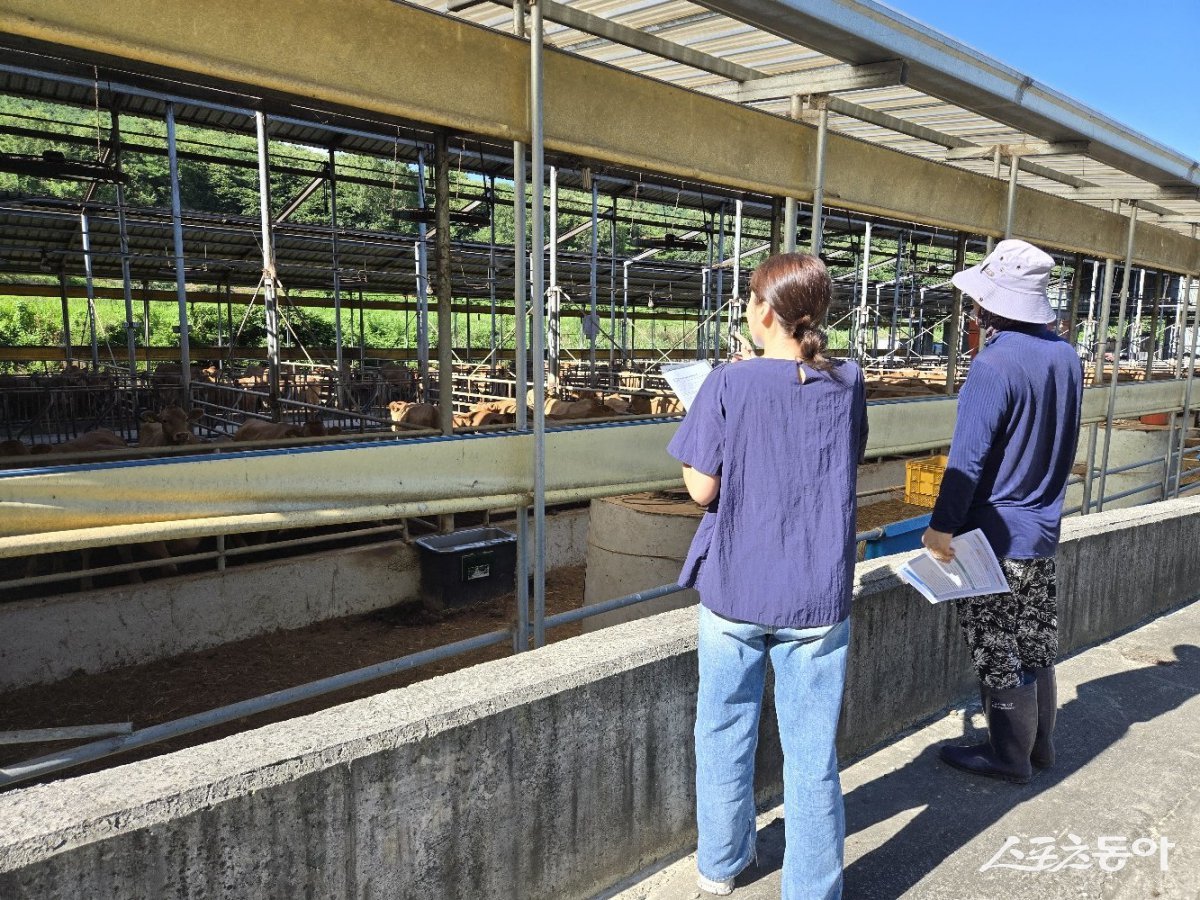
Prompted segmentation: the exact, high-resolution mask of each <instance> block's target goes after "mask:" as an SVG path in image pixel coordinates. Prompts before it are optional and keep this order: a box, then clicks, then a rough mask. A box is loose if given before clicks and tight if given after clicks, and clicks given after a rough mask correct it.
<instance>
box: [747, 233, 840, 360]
mask: <svg viewBox="0 0 1200 900" xmlns="http://www.w3.org/2000/svg"><path fill="white" fill-rule="evenodd" d="M750 290H751V291H753V292H754V295H755V296H756V297H757V298H758V299H759V300H761V301H762V302H763V303H766V304H767V305H768V306H770V307H771V311H772V312H773V313H775V317H776V318H777V319H779V321H780V323H781V324H782V325H783V326H784V327H785V328H787V329H788V330H789V331H790V332H791V334H792V337H793V338H795V340H797V341H798V342H799V343H800V361H801V362H803V363H804V364H805V365H807V366H809V367H810V368H812V369H817V370H820V371H825V370H829V369H832V368H833V361H832V360H831V359H829V357H827V356H826V355H825V349H826V347H827V339H826V336H825V332H824V331H822V330H821V329H820V328H818V327H817V325H816V323H817V322H819V321H820V320H821V319H822V318H824V316H825V313H826V312H827V311H828V310H829V304H830V301H831V300H832V298H833V282H832V281H831V280H830V278H829V272H828V271H827V270H826V268H825V263H823V262H821V260H819V259H818V258H817V257H815V256H811V255H809V254H808V253H777V254H776V255H775V256H771V257H768V258H767V259H766V261H765V262H763V263H762V264H761V265H760V266H759V267H758V268H757V269H755V270H754V274H753V275H751V276H750Z"/></svg>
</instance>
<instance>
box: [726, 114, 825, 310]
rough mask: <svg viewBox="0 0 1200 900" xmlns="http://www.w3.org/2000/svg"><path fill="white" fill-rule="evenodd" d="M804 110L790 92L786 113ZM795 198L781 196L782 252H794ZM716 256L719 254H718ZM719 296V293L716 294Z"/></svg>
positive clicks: (797, 116) (797, 117) (796, 117)
mask: <svg viewBox="0 0 1200 900" xmlns="http://www.w3.org/2000/svg"><path fill="white" fill-rule="evenodd" d="M803 110H804V101H803V98H801V96H800V95H799V94H792V100H791V107H790V109H789V112H788V115H790V116H791V117H792V118H793V119H799V118H800V115H801V113H802V112H803ZM796 212H797V211H796V198H795V197H784V198H783V252H784V253H795V252H796ZM718 258H720V256H719V255H718ZM718 296H720V295H718Z"/></svg>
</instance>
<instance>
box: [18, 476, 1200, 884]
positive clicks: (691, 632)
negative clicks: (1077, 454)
mask: <svg viewBox="0 0 1200 900" xmlns="http://www.w3.org/2000/svg"><path fill="white" fill-rule="evenodd" d="M1064 530H1065V536H1064V541H1063V545H1062V548H1061V552H1060V556H1059V564H1060V571H1061V592H1060V609H1061V632H1062V638H1063V648H1064V652H1066V651H1069V650H1071V649H1074V648H1078V647H1080V646H1082V645H1083V644H1086V643H1088V642H1092V641H1096V640H1100V639H1102V638H1105V637H1107V636H1109V635H1112V634H1114V633H1116V632H1119V631H1121V630H1123V629H1126V628H1128V627H1130V626H1132V625H1133V624H1135V623H1137V622H1138V621H1140V620H1142V619H1145V618H1146V617H1148V616H1152V615H1155V614H1158V613H1161V612H1163V611H1165V610H1167V609H1169V608H1172V607H1176V606H1180V605H1182V604H1184V603H1186V602H1187V601H1189V600H1191V599H1192V598H1194V597H1196V596H1197V595H1198V594H1200V566H1197V565H1195V555H1196V547H1197V546H1200V499H1190V500H1178V501H1171V502H1168V503H1162V504H1158V505H1156V506H1151V507H1143V508H1139V509H1136V510H1120V511H1113V512H1108V513H1103V514H1100V515H1096V516H1092V517H1089V518H1087V519H1083V520H1079V521H1073V522H1069V523H1067V525H1066V527H1065V529H1064ZM900 559H902V557H893V558H891V559H885V560H878V561H875V562H871V563H864V564H862V565H860V566H859V568H858V578H857V585H856V598H855V605H854V612H853V616H854V618H853V629H852V634H853V637H852V647H851V655H850V660H851V663H850V672H849V678H848V684H847V690H846V697H845V704H844V712H843V717H842V723H841V731H840V736H839V744H840V750H841V753H842V755H843V758H847V757H849V756H851V755H853V754H857V753H861V752H863V751H864V750H866V749H868V748H870V747H871V746H872V745H874V744H876V743H878V742H880V741H882V740H884V739H886V738H887V737H889V736H890V735H892V734H894V733H895V732H896V731H897V730H899V729H902V728H904V727H906V726H908V725H911V724H913V723H915V722H916V721H918V720H920V719H921V718H923V717H925V716H927V715H929V714H930V713H933V712H935V711H937V710H938V709H940V708H942V707H944V706H945V705H946V704H947V703H949V702H951V701H953V700H955V699H956V698H959V697H963V696H965V695H967V694H968V693H969V692H971V691H972V690H973V678H972V675H971V672H970V670H969V667H968V663H967V658H966V653H965V651H964V649H963V647H962V644H961V639H960V638H959V636H958V629H957V624H956V621H955V611H954V609H953V607H950V606H946V605H940V606H933V605H930V604H928V603H927V602H925V601H924V600H923V599H921V598H920V597H919V596H917V595H916V593H915V592H913V591H911V590H910V589H908V588H906V587H904V586H903V585H901V584H900V583H899V582H898V580H897V578H896V576H895V574H894V566H895V564H896V563H897V562H898V561H900ZM694 649H695V611H694V610H692V609H684V610H677V611H674V612H668V613H664V614H662V615H660V616H656V617H654V618H652V619H646V620H642V621H639V622H633V623H628V624H623V625H617V626H614V627H613V628H610V629H607V630H605V631H603V632H599V633H596V634H589V635H584V636H582V637H580V638H576V639H573V640H570V641H566V642H563V643H560V644H556V645H553V646H551V647H548V648H545V649H543V650H539V651H535V652H532V653H528V654H523V655H521V656H519V657H514V658H509V659H504V660H499V661H496V662H492V663H486V664H484V665H480V666H476V667H474V668H470V669H466V670H463V671H461V672H457V673H454V674H452V675H447V676H444V677H441V678H435V679H431V680H429V681H426V682H423V683H421V684H417V685H414V686H412V687H409V688H405V689H402V690H396V691H391V692H388V693H386V694H382V695H379V696H376V697H371V698H368V699H365V700H360V701H356V702H354V703H349V704H346V705H343V706H339V707H335V708H332V709H329V710H325V711H323V712H320V713H317V714H314V715H310V716H305V717H302V718H298V719H294V720H291V721H288V722H283V723H279V724H275V725H270V726H267V727H264V728H261V729H258V730H256V731H252V732H247V733H245V734H241V735H237V736H234V737H230V738H226V739H223V740H220V741H215V742H213V743H210V744H206V745H203V746H200V747H196V748H192V749H189V750H183V751H180V752H177V753H172V754H168V755H165V756H162V757H159V758H157V759H153V760H147V761H144V762H139V763H134V764H131V765H127V766H123V767H119V768H115V769H111V770H109V771H106V772H101V773H97V774H94V775H88V776H82V777H79V778H75V779H68V780H64V781H60V782H57V783H53V784H49V785H45V786H38V787H33V788H28V789H24V790H17V791H10V792H9V793H7V794H3V795H0V823H2V824H3V827H2V828H0V896H3V897H5V898H9V897H11V898H25V897H57V896H87V897H92V896H103V897H156V898H160V897H161V898H168V897H213V896H225V897H248V898H249V897H262V896H314V897H337V898H340V897H355V898H368V897H372V898H374V897H406V898H407V897H412V898H417V897H421V898H424V897H471V898H490V897H512V898H517V897H521V898H526V897H553V898H571V897H585V896H589V895H591V894H593V893H594V892H596V891H598V890H600V889H602V888H603V887H605V886H607V885H609V884H611V883H613V882H614V881H616V880H617V879H619V878H621V877H622V876H624V875H626V874H628V873H630V872H632V871H635V870H637V869H638V868H640V867H642V866H644V865H646V864H648V863H650V862H651V861H653V860H655V859H659V858H661V857H663V856H665V855H667V854H670V853H673V852H678V851H680V850H683V849H685V848H686V847H687V846H688V845H689V844H690V843H691V841H692V840H693V838H694V826H693V821H692V804H693V788H692V783H693V781H692V779H693V759H692V725H693V705H694V702H695V691H696V664H695V654H694V652H693V651H694ZM768 696H769V694H768ZM771 719H772V716H771V715H770V713H768V714H767V715H766V716H765V717H764V736H763V740H762V741H761V742H760V749H759V763H760V769H759V776H760V778H759V794H760V797H762V798H764V799H765V798H767V797H773V796H777V795H778V793H779V789H780V781H779V770H780V766H779V763H780V760H779V749H778V742H777V737H776V735H775V734H774V731H773V728H772V726H771V725H770V721H771Z"/></svg>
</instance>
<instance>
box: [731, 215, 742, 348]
mask: <svg viewBox="0 0 1200 900" xmlns="http://www.w3.org/2000/svg"><path fill="white" fill-rule="evenodd" d="M741 287H742V200H741V198H740V197H739V198H738V199H737V200H735V201H734V207H733V286H732V290H731V291H730V292H729V352H730V353H733V351H734V349H735V348H736V347H737V342H736V341H735V340H734V338H733V336H734V334H736V333H737V331H738V330H739V329H740V328H741V325H742V295H741Z"/></svg>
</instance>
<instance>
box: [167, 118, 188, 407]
mask: <svg viewBox="0 0 1200 900" xmlns="http://www.w3.org/2000/svg"><path fill="white" fill-rule="evenodd" d="M167 167H168V169H169V171H170V177H171V233H172V235H173V238H174V245H175V293H176V297H177V299H178V301H179V371H180V393H181V394H182V399H183V408H184V409H190V407H191V402H192V397H191V384H190V382H191V375H192V356H191V345H190V342H189V340H188V314H187V281H186V277H185V275H184V271H183V212H182V206H181V202H180V199H179V154H178V152H177V150H176V145H175V104H173V103H168V104H167Z"/></svg>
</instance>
